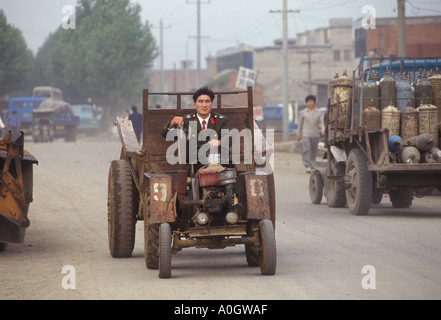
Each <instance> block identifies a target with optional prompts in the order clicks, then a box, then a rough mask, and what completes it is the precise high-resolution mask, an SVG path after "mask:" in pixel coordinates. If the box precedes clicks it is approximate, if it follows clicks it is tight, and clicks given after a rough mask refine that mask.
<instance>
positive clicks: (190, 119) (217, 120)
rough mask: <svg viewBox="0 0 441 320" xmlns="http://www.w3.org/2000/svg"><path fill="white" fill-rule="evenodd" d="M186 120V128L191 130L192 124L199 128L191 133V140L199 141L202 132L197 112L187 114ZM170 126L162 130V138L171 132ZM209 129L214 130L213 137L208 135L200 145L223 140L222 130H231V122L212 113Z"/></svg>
mask: <svg viewBox="0 0 441 320" xmlns="http://www.w3.org/2000/svg"><path fill="white" fill-rule="evenodd" d="M183 118H184V128H190V124H191V123H196V126H197V132H191V130H190V132H189V135H190V136H189V137H188V138H189V139H198V136H199V132H201V131H202V127H201V123H200V122H199V119H198V117H197V114H196V112H194V113H190V114H187V115H186V116H184V117H183ZM169 124H170V121H169V122H167V123H166V124H165V126H164V127H163V128H162V132H161V134H162V136H163V137H164V138H165V137H167V133H168V132H169V129H168V125H169ZM207 129H212V130H214V131H215V132H213V135H212V136H211V137H210V135H208V134H207V137H206V139H205V141H198V143H197V144H198V145H201V144H204V143H206V142H207V141H210V139H211V138H214V139H217V140H221V137H222V135H221V134H222V129H230V121H229V119H228V118H227V117H225V116H223V115H221V114H219V113H215V112H211V116H210V119H209V120H208V125H207Z"/></svg>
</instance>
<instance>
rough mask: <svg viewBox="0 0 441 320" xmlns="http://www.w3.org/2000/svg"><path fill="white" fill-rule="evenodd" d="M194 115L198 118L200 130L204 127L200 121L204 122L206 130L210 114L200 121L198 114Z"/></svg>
mask: <svg viewBox="0 0 441 320" xmlns="http://www.w3.org/2000/svg"><path fill="white" fill-rule="evenodd" d="M196 115H197V117H198V120H199V123H200V124H201V128H203V127H204V126H203V125H202V121H204V120H205V129H207V128H208V121H209V120H210V117H211V113H210V114H209V115H208V117H207V118H206V119H202V118H201V117H200V116H199V114H197V113H196Z"/></svg>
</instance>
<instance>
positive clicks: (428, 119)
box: [417, 104, 439, 147]
mask: <svg viewBox="0 0 441 320" xmlns="http://www.w3.org/2000/svg"><path fill="white" fill-rule="evenodd" d="M417 111H418V133H419V134H425V133H428V134H431V135H432V136H433V137H434V139H435V147H438V145H439V142H438V137H439V134H438V108H437V107H436V106H434V105H433V104H422V105H420V106H419V107H418V108H417Z"/></svg>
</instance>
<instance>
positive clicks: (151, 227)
mask: <svg viewBox="0 0 441 320" xmlns="http://www.w3.org/2000/svg"><path fill="white" fill-rule="evenodd" d="M146 220H147V219H144V257H145V265H146V267H147V269H154V270H157V269H158V268H159V256H158V252H159V224H149V223H148V221H146Z"/></svg>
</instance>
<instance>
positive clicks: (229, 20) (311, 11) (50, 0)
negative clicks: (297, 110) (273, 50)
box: [0, 0, 441, 68]
mask: <svg viewBox="0 0 441 320" xmlns="http://www.w3.org/2000/svg"><path fill="white" fill-rule="evenodd" d="M197 1H198V0H131V2H132V3H138V4H140V5H141V7H142V12H141V16H142V19H143V20H144V21H147V20H148V21H149V22H150V24H151V25H152V32H153V34H154V36H155V37H156V39H157V42H158V45H159V34H160V33H159V23H160V19H161V18H162V20H163V25H164V29H163V37H164V65H165V67H166V68H172V67H173V64H174V63H176V65H177V67H179V61H181V60H185V59H186V56H187V52H188V59H189V60H193V61H194V64H195V65H196V57H197V53H196V48H197V46H196V43H197V42H196V38H195V36H196V34H197V5H196V3H197ZM201 3H202V4H201V35H202V37H203V38H202V40H201V51H202V66H205V59H204V58H205V57H206V56H207V55H208V54H209V53H211V54H212V55H216V52H217V51H219V50H222V49H225V48H229V47H234V46H236V45H237V44H238V43H244V44H246V45H251V46H267V45H272V44H273V40H274V39H276V38H281V36H282V14H281V13H271V12H270V10H281V9H282V4H283V1H282V0H201ZM76 4H77V1H76V0H0V9H3V10H4V12H5V14H6V17H7V19H8V22H9V23H11V24H13V25H15V27H17V28H19V29H20V30H21V31H22V32H23V35H24V37H25V39H26V42H27V44H28V47H29V48H30V49H31V50H32V51H33V52H34V54H35V53H36V52H37V51H38V48H39V47H40V46H41V45H42V44H43V43H44V41H45V39H46V38H47V36H48V35H49V34H50V33H53V32H54V31H55V30H56V29H57V28H59V27H60V26H61V20H62V18H63V14H62V13H61V10H62V7H63V6H65V5H74V6H75V5H76ZM365 5H371V6H373V7H374V8H375V13H376V16H377V17H396V16H397V12H396V6H397V0H332V1H331V0H308V1H301V0H288V9H290V10H300V12H298V13H294V12H293V13H289V15H288V32H289V36H290V37H295V36H296V34H297V33H301V32H304V31H305V30H312V29H315V28H318V27H326V26H327V25H328V24H329V19H330V18H335V17H351V18H353V19H357V18H360V17H362V16H363V15H364V14H363V13H362V8H363V6H365ZM426 15H441V0H406V16H426ZM69 32H75V30H69ZM158 60H159V59H158ZM155 65H156V66H159V63H158V61H157V62H156V64H155Z"/></svg>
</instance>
